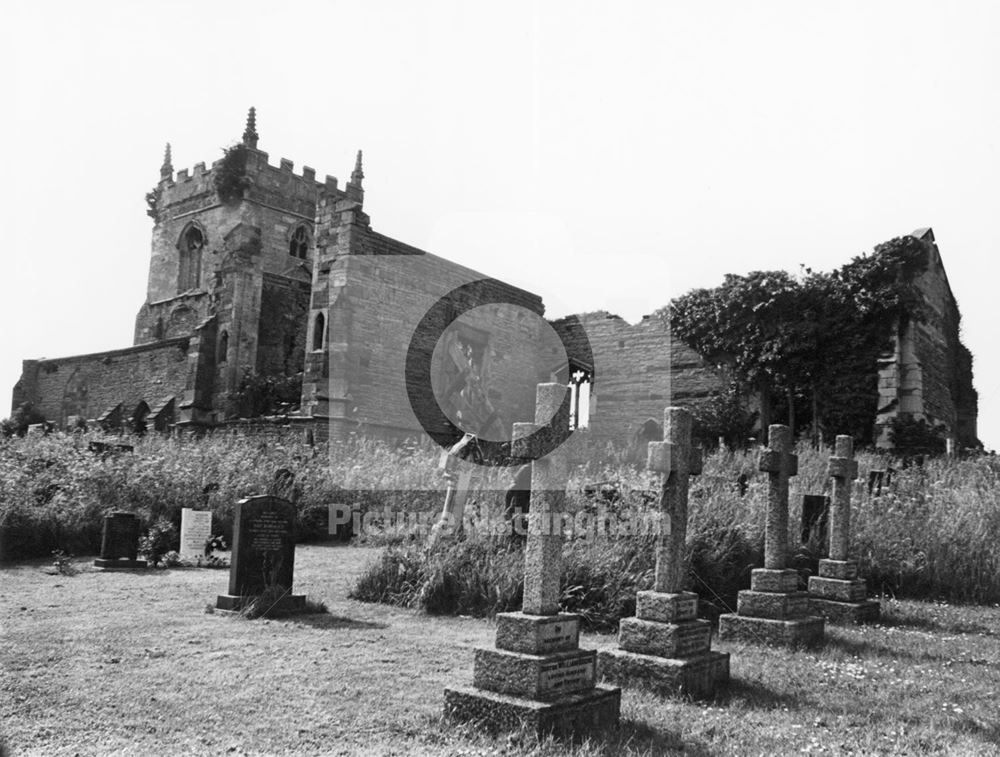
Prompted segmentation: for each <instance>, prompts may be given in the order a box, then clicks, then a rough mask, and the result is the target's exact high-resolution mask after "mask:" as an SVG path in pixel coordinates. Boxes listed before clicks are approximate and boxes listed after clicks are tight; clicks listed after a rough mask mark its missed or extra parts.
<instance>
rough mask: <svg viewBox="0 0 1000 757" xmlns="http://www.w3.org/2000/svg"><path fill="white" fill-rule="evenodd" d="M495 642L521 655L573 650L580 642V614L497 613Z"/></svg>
mask: <svg viewBox="0 0 1000 757" xmlns="http://www.w3.org/2000/svg"><path fill="white" fill-rule="evenodd" d="M496 645H497V649H505V650H507V651H509V652H522V653H524V654H552V653H553V652H569V651H572V650H574V649H576V648H577V647H578V646H579V645H580V616H579V615H569V614H565V613H563V614H560V615H526V614H525V613H523V612H501V613H498V614H497V637H496Z"/></svg>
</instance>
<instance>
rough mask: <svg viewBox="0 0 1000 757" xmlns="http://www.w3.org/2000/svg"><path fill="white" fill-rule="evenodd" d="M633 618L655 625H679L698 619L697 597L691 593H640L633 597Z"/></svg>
mask: <svg viewBox="0 0 1000 757" xmlns="http://www.w3.org/2000/svg"><path fill="white" fill-rule="evenodd" d="M635 616H636V617H637V618H639V619H640V620H652V621H654V622H657V623H679V622H680V621H682V620H696V619H697V618H698V595H697V594H695V593H694V592H691V591H682V592H678V593H677V594H669V593H667V592H661V591H640V592H638V593H637V594H636V595H635Z"/></svg>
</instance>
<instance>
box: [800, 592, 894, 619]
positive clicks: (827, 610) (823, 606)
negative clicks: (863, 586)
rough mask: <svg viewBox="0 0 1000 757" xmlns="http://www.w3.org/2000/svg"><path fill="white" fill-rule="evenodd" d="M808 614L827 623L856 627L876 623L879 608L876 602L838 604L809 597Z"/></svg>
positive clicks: (870, 600) (879, 613)
mask: <svg viewBox="0 0 1000 757" xmlns="http://www.w3.org/2000/svg"><path fill="white" fill-rule="evenodd" d="M809 614H810V615H815V616H817V617H821V618H824V619H826V621H827V622H828V623H836V624H840V625H858V624H860V623H875V622H878V619H879V616H880V615H881V607H880V606H879V603H878V600H875V599H866V600H865V601H864V602H838V601H836V600H833V599H820V598H818V597H809Z"/></svg>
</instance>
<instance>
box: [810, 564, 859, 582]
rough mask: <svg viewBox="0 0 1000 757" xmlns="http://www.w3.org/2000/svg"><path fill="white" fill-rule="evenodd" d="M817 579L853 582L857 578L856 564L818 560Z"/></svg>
mask: <svg viewBox="0 0 1000 757" xmlns="http://www.w3.org/2000/svg"><path fill="white" fill-rule="evenodd" d="M819 577H820V578H837V579H839V580H841V581H853V580H854V579H856V578H857V577H858V563H857V562H856V561H855V560H846V561H845V560H820V561H819Z"/></svg>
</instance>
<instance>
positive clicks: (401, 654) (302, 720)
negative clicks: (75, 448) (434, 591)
mask: <svg viewBox="0 0 1000 757" xmlns="http://www.w3.org/2000/svg"><path fill="white" fill-rule="evenodd" d="M375 554H376V551H375V550H371V549H363V548H351V547H335V546H306V547H299V548H298V550H297V553H296V563H297V564H296V573H295V575H296V587H295V588H296V592H297V593H305V594H307V595H308V596H309V597H310V598H311V599H317V600H322V601H323V602H325V603H326V605H327V606H328V608H329V610H330V614H329V615H312V616H302V617H299V618H297V619H294V620H256V621H245V620H242V619H239V618H233V617H229V616H224V615H220V614H208V613H206V612H205V607H206V605H207V604H209V603H214V599H215V595H216V594H219V593H222V592H224V591H225V590H226V585H227V578H228V572H227V571H223V570H207V569H173V570H148V571H146V572H144V573H101V572H98V571H95V570H92V569H89V568H87V567H86V566H87V565H89V561H77V562H76V564H77V565H78V566H79V567H81V568H83V569H84V570H83V572H81V573H80V574H78V575H76V576H72V577H67V576H61V575H48V574H46V573H45V572H44V571H43V568H46V567H48V566H47V564H46V563H44V562H35V563H32V564H29V565H22V566H18V567H8V568H5V569H4V570H3V574H2V576H0V740H2V741H3V742H5V743H6V747H7V750H8V751H9V753H10V754H11V755H21V754H29V755H31V754H36V755H77V754H79V755H112V754H116V755H117V754H122V755H125V754H129V755H131V754H135V755H159V754H178V755H179V754H237V755H238V754H294V755H314V754H315V755H319V754H324V755H325V754H334V755H335V754H384V755H412V754H418V755H420V754H451V755H472V754H503V755H523V754H533V755H562V754H581V755H591V754H664V753H666V754H669V753H680V752H681V751H682V750H683V752H684V753H686V754H696V755H697V754H713V755H714V754H720V755H726V754H731V755H757V754H761V755H775V754H955V755H976V754H1000V608H997V607H992V608H990V607H958V606H949V605H944V604H934V603H918V602H895V601H886V602H884V603H883V614H884V621H883V623H882V624H880V625H877V626H873V627H868V628H860V629H858V628H836V627H831V628H828V633H827V643H826V646H825V647H824V648H823V649H822V650H818V651H817V650H813V651H809V650H805V651H798V652H789V651H787V650H770V649H766V648H765V649H762V648H756V647H751V646H743V645H725V644H716V645H715V646H716V648H717V649H721V650H723V651H728V652H731V653H732V674H733V681H732V683H731V686H730V688H729V691H728V692H727V693H726V694H724V695H721V696H719V697H718V698H717V699H716V700H715V701H712V702H707V703H694V702H685V701H679V700H668V699H659V698H656V697H653V696H650V695H648V694H643V693H641V692H635V691H628V690H626V692H625V694H624V697H623V702H622V717H623V722H622V726H621V728H620V729H618V730H617V731H616V732H613V733H607V734H602V735H601V736H600V737H599V738H597V739H595V740H593V741H587V742H583V743H578V744H558V743H551V742H547V743H536V742H532V741H531V740H530V739H527V738H521V737H519V736H518V735H516V734H515V735H512V736H507V735H504V736H500V737H498V738H496V739H493V738H489V737H486V736H481V735H479V734H477V733H475V732H473V731H470V730H468V729H465V728H455V727H451V726H449V725H447V724H444V723H442V721H441V717H440V716H441V708H442V699H443V689H444V687H445V686H447V685H453V684H460V683H462V684H464V683H468V682H469V681H471V677H472V648H473V647H474V646H478V645H492V641H493V628H492V626H491V625H490V624H489V623H488V622H486V621H482V620H475V619H470V618H435V617H427V616H421V615H418V614H416V613H414V612H411V611H407V610H402V609H399V608H393V607H386V606H382V605H368V604H362V603H359V602H355V601H352V600H349V599H346V596H347V592H348V591H349V589H350V588H351V586H352V585H353V582H354V580H355V579H356V577H357V576H358V574H359V573H360V571H361V570H362V568H363V567H364V565H365V563H366V562H367V561H368V560H370V559H372V558H373V557H374V556H375ZM609 643H613V638H611V637H606V636H603V637H602V636H589V637H586V638H585V639H584V640H583V646H596V645H601V644H609Z"/></svg>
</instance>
